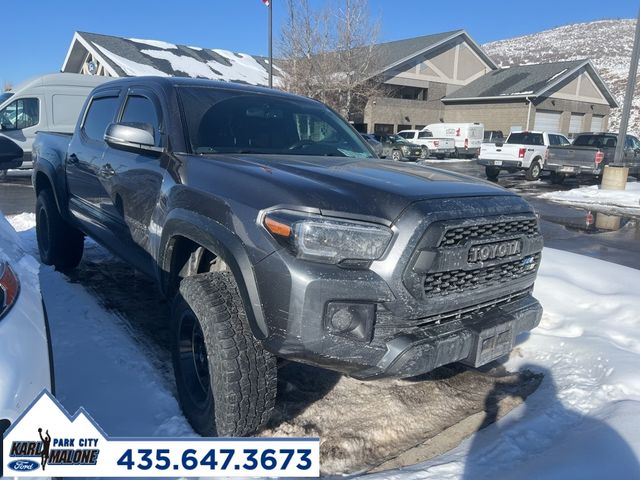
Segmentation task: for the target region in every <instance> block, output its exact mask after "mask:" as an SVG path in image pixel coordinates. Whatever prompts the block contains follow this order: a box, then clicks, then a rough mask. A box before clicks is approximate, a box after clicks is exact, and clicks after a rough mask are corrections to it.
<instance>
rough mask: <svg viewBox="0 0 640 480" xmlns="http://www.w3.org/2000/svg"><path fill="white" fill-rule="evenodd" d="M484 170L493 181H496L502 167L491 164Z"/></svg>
mask: <svg viewBox="0 0 640 480" xmlns="http://www.w3.org/2000/svg"><path fill="white" fill-rule="evenodd" d="M484 172H485V174H486V175H487V178H488V179H489V180H491V181H493V182H495V181H496V180H497V179H498V175H500V169H499V168H498V167H494V166H491V165H487V166H486V167H484Z"/></svg>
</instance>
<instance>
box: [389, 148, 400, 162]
mask: <svg viewBox="0 0 640 480" xmlns="http://www.w3.org/2000/svg"><path fill="white" fill-rule="evenodd" d="M391 160H393V161H394V162H399V161H401V160H402V152H400V150H394V151H393V152H391Z"/></svg>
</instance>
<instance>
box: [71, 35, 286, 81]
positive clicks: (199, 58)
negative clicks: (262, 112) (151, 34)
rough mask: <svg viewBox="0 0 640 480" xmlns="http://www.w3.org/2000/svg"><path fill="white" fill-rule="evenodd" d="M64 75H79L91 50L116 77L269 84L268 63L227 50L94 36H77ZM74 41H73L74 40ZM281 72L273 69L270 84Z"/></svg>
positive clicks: (262, 59)
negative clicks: (70, 72)
mask: <svg viewBox="0 0 640 480" xmlns="http://www.w3.org/2000/svg"><path fill="white" fill-rule="evenodd" d="M76 37H78V41H77V42H75V41H74V43H73V44H72V46H71V48H70V53H69V55H68V58H70V57H73V58H71V59H70V60H68V61H65V65H64V66H63V70H64V71H79V70H78V65H81V63H79V62H83V61H84V58H86V52H87V49H91V48H94V49H95V51H96V53H97V54H99V56H101V57H102V58H103V59H104V61H105V62H106V63H108V64H109V67H111V69H112V70H113V71H114V72H115V74H116V75H118V76H122V77H127V76H130V77H131V76H141V75H157V76H163V77H167V76H175V77H193V78H206V79H213V80H222V81H228V82H240V83H247V84H251V85H258V86H266V85H268V83H269V63H268V61H267V60H266V59H265V58H263V57H258V56H252V55H248V54H244V53H236V52H231V51H229V50H221V49H208V48H201V47H188V46H186V45H176V44H173V43H169V42H163V41H160V40H145V39H139V38H122V37H114V36H111V35H101V34H96V33H87V32H77V33H76ZM74 38H75V37H74ZM280 75H281V71H280V70H279V69H278V68H277V67H275V66H274V83H275V84H276V85H277V84H278V80H279V78H278V77H279V76H280Z"/></svg>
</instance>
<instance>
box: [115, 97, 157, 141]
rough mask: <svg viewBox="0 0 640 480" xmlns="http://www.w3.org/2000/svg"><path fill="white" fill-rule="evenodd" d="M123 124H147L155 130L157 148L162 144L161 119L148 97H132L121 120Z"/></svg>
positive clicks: (154, 136) (128, 99)
mask: <svg viewBox="0 0 640 480" xmlns="http://www.w3.org/2000/svg"><path fill="white" fill-rule="evenodd" d="M120 121H121V122H123V123H145V124H147V125H150V126H151V128H152V129H153V138H154V139H155V141H156V146H157V145H159V144H160V119H159V118H158V112H157V111H156V107H155V106H154V104H153V102H152V101H151V100H149V99H148V98H147V97H143V96H140V95H130V96H129V97H128V98H127V103H126V104H125V106H124V112H123V113H122V118H121V119H120Z"/></svg>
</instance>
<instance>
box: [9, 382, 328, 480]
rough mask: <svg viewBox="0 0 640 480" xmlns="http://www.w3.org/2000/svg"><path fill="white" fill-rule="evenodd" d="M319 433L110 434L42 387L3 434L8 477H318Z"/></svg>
mask: <svg viewBox="0 0 640 480" xmlns="http://www.w3.org/2000/svg"><path fill="white" fill-rule="evenodd" d="M319 462H320V440H319V439H318V438H200V437H198V438H171V439H164V438H163V439H158V438H117V439H116V438H108V437H107V436H106V435H105V434H104V433H103V432H102V430H101V429H100V427H99V426H98V425H97V424H96V423H95V422H94V421H93V419H92V418H91V417H90V416H89V415H88V414H87V413H86V412H85V411H84V409H80V410H79V411H78V412H77V413H76V414H75V415H74V416H73V417H71V416H69V415H68V413H67V412H66V411H65V410H64V409H63V408H62V407H61V406H60V404H59V403H58V402H57V401H56V400H55V398H53V397H52V396H51V395H50V394H49V393H48V392H43V393H42V394H41V395H40V396H39V397H38V399H37V400H36V401H35V402H34V403H33V404H32V405H31V407H29V409H27V411H26V412H25V413H24V414H23V415H22V416H21V417H20V419H19V420H18V421H17V422H16V423H15V424H14V425H12V426H11V427H10V428H9V430H7V432H6V433H5V435H4V438H3V458H2V464H3V470H4V475H6V476H8V477H42V476H47V477H49V476H51V477H138V478H141V477H167V476H184V477H318V476H319V475H320V463H319Z"/></svg>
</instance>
